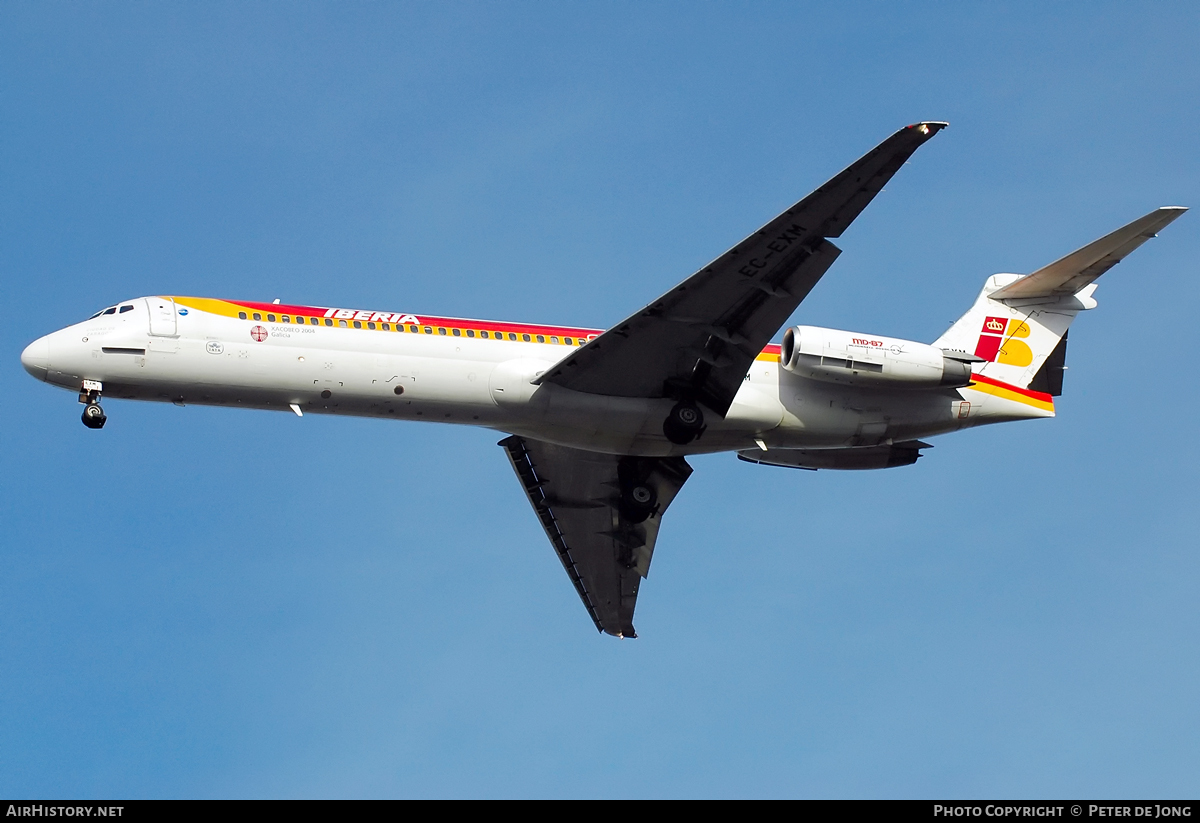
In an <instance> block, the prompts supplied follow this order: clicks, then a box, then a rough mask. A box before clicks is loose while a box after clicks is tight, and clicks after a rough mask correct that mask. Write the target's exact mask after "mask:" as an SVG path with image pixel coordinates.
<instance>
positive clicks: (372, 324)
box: [354, 323, 375, 329]
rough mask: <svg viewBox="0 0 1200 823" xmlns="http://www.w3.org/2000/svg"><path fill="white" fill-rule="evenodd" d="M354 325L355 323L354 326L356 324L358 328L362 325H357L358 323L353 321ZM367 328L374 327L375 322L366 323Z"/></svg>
mask: <svg viewBox="0 0 1200 823" xmlns="http://www.w3.org/2000/svg"><path fill="white" fill-rule="evenodd" d="M354 325H355V326H357V327H358V328H360V329H361V328H362V326H359V325H358V323H355V324H354ZM367 328H368V329H374V328H375V324H374V323H367Z"/></svg>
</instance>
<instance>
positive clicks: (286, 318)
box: [279, 314, 292, 323]
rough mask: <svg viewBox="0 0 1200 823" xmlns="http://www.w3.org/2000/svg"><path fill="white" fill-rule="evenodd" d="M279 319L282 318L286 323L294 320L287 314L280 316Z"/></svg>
mask: <svg viewBox="0 0 1200 823" xmlns="http://www.w3.org/2000/svg"><path fill="white" fill-rule="evenodd" d="M279 319H280V320H282V321H283V322H284V323H291V322H292V318H290V317H288V316H287V315H286V314H285V315H284V316H283V317H280V318H279Z"/></svg>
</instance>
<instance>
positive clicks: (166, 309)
mask: <svg viewBox="0 0 1200 823" xmlns="http://www.w3.org/2000/svg"><path fill="white" fill-rule="evenodd" d="M146 308H147V309H149V310H150V333H151V334H153V335H156V336H158V337H174V336H175V335H176V334H177V332H176V331H175V301H174V299H172V298H170V297H147V298H146Z"/></svg>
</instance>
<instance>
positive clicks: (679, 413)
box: [663, 401, 704, 446]
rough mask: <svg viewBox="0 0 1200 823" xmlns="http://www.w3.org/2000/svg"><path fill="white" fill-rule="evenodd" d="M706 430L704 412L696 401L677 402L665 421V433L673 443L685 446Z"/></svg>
mask: <svg viewBox="0 0 1200 823" xmlns="http://www.w3.org/2000/svg"><path fill="white" fill-rule="evenodd" d="M702 431H704V413H703V412H701V411H700V407H699V406H697V405H696V404H695V403H689V402H687V401H681V402H679V403H676V404H675V407H674V408H672V409H671V413H670V414H668V415H667V419H666V420H664V421H663V434H665V435H666V436H667V439H668V440H670V441H671V442H672V443H675V444H677V445H680V446H683V445H686V444H688V443H691V442H692V441H693V440H695V439H696V438H697V437H699V436H700V432H702Z"/></svg>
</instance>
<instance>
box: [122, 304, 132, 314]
mask: <svg viewBox="0 0 1200 823" xmlns="http://www.w3.org/2000/svg"><path fill="white" fill-rule="evenodd" d="M127 311H133V306H122V307H121V311H120V314H124V313H125V312H127Z"/></svg>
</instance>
